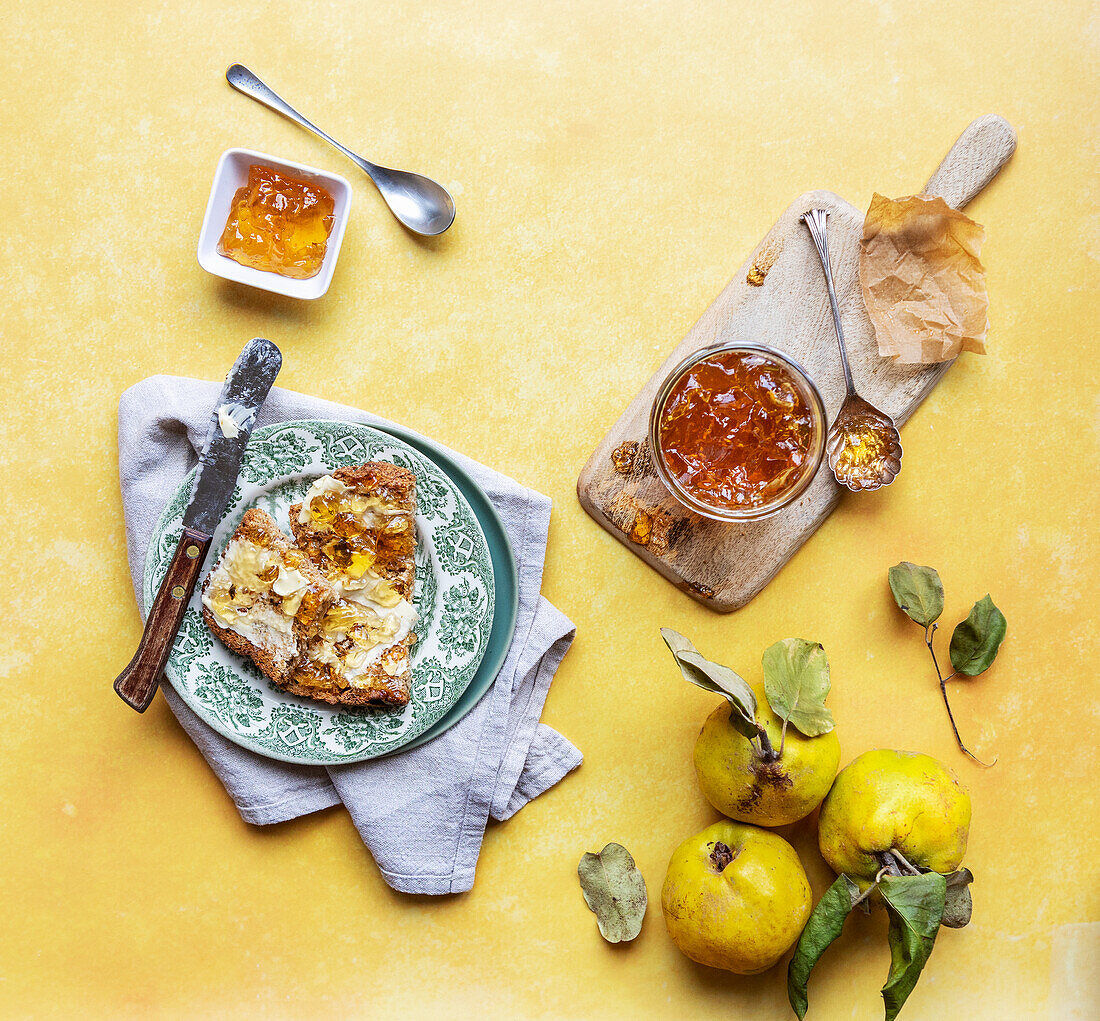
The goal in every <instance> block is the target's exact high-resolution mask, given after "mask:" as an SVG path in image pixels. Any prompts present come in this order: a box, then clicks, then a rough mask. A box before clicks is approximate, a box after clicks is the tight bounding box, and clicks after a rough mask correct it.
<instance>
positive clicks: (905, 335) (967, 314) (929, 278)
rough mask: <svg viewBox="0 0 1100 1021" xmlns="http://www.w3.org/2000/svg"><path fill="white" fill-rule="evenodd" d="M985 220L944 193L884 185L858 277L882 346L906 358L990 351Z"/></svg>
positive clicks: (870, 216) (886, 353)
mask: <svg viewBox="0 0 1100 1021" xmlns="http://www.w3.org/2000/svg"><path fill="white" fill-rule="evenodd" d="M984 240H985V228H984V227H982V226H981V224H978V223H975V222H974V221H973V220H971V219H970V218H969V217H968V216H964V215H963V214H962V213H960V212H959V211H958V210H957V209H952V208H951V206H949V205H948V204H947V203H946V202H944V200H943V199H941V198H930V197H928V196H926V195H911V196H909V197H907V198H900V199H888V198H884V197H883V196H882V195H879V194H878V193H877V192H876V194H875V196H874V198H873V199H872V200H871V206H870V208H869V209H868V210H867V218H866V220H865V221H864V224H863V241H862V243H861V245H860V254H859V282H860V284H861V285H862V288H863V303H864V305H866V307H867V314H868V315H869V316H870V317H871V322H872V324H873V325H874V327H875V336H876V338H877V339H878V349H879V354H881V355H882V356H883V357H884V358H894V359H895V360H896V361H898V362H902V363H906V364H929V363H931V362H945V361H948V360H949V359H951V358H955V357H957V356H958V355H959V354H960V353H961V352H963V351H973V352H975V353H976V354H985V335H986V332H987V331H988V330H989V319H988V317H987V312H988V309H989V296H988V294H987V293H986V289H985V269H984V268H983V267H982V263H981V259H980V258H979V255H980V254H981V248H982V241H984Z"/></svg>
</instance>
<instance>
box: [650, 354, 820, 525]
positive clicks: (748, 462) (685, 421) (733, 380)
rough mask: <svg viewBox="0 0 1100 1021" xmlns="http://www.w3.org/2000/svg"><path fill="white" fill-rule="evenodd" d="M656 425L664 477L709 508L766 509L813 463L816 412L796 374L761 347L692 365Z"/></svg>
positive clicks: (674, 387) (673, 391) (719, 355)
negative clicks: (763, 352) (658, 425)
mask: <svg viewBox="0 0 1100 1021" xmlns="http://www.w3.org/2000/svg"><path fill="white" fill-rule="evenodd" d="M659 423H660V427H659V439H660V445H661V457H662V459H663V461H664V464H665V467H666V468H667V469H668V472H669V474H670V475H672V477H673V478H674V479H675V480H676V481H677V482H678V483H679V484H680V486H682V487H683V489H684V491H685V492H687V493H688V494H689V495H691V496H692V497H694V498H695V499H696V500H698V501H699V502H700V503H703V504H706V505H707V506H709V507H714V508H716V509H720V510H721V509H729V510H734V509H736V510H744V509H751V508H757V507H764V506H766V505H768V504H771V503H774V502H776V501H777V500H781V499H782V498H783V496H784V494H785V493H787V492H788V491H789V490H790V489H791V488H793V487H794V486H796V485H798V483H799V482H800V481H802V478H803V476H804V475H805V474H806V472H807V471H809V470H810V469H811V467H812V466H811V464H810V460H811V458H810V450H811V447H812V444H813V441H814V436H815V428H816V426H815V420H814V414H813V409H812V408H811V407H810V404H809V402H808V400H807V398H806V397H805V395H804V394H803V392H802V390H801V389H800V387H799V385H798V382H797V381H796V380H795V378H794V376H792V375H791V373H790V372H788V371H787V369H786V368H785V367H784V366H782V365H780V364H778V363H777V362H775V361H773V360H772V359H770V358H768V357H767V356H766V355H762V354H760V353H758V352H751V351H721V352H717V353H715V354H714V355H713V356H711V357H709V358H706V359H704V360H702V361H700V362H698V363H696V364H695V365H694V366H692V367H691V368H690V369H689V370H687V371H686V372H685V373H684V374H683V375H682V376H681V377H680V379H678V380H677V381H676V383H675V385H674V386H673V387H672V390H671V391H670V393H669V395H668V398H667V400H666V401H665V404H664V407H663V408H662V410H661V415H660V419H659Z"/></svg>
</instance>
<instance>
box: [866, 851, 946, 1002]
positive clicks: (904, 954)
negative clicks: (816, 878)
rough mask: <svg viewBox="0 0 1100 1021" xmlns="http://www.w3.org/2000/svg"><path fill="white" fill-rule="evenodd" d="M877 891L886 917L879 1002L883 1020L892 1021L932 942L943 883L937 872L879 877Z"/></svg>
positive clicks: (941, 905)
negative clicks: (886, 962) (885, 969)
mask: <svg viewBox="0 0 1100 1021" xmlns="http://www.w3.org/2000/svg"><path fill="white" fill-rule="evenodd" d="M878 889H879V893H881V894H882V899H883V900H884V901H885V902H886V910H887V912H888V913H889V915H890V930H889V934H888V935H889V942H890V974H889V976H888V977H887V979H886V985H884V986H883V987H882V999H883V1001H884V1002H885V1004H886V1021H894V1018H896V1017H897V1016H898V1012H899V1011H900V1010H901V1008H902V1006H903V1005H904V1003H905V1001H906V999H907V998H908V996H909V994H910V993H911V992H912V991H913V987H914V986H915V985H916V984H917V979H918V978H920V973H921V970H922V969H923V968H924V965H925V962H926V961H927V960H928V955H929V954H931V953H932V947H933V946H934V945H935V943H936V933H938V932H939V929H940V921H941V919H942V918H943V909H944V903H945V899H946V896H947V882H946V880H945V879H944V877H943V876H941V875H940V874H939V873H938V872H926V873H924V874H923V875H919V876H883V877H882V879H881V880H880V881H879V884H878Z"/></svg>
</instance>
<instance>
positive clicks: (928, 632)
mask: <svg viewBox="0 0 1100 1021" xmlns="http://www.w3.org/2000/svg"><path fill="white" fill-rule="evenodd" d="M938 627H939V624H930V625H928V626H927V627H926V628H925V629H924V644H925V645H927V646H928V652H929V655H931V657H932V666H934V667H935V668H936V677H938V678H939V682H940V694H941V695H942V696H943V705H944V708H945V709H946V710H947V718H948V719H949V720H950V721H951V729H952V730H953V731H954V732H955V742H956V743H957V744H958V746H959V750H960V751H961V752H962V753H963V754H964V755H967V756H969V757H970V758H971V759H973V760H974V761H975V762H976V763H977V764H978V765H979V766H981V767H982V768H983V769H989V767H990V766H995V765H996V764H997V760H996V759H994V760H993V761H992V762H982V760H981V759H979V758H978V756H977V755H975V754H974V753H973V752H972V751H971V750H970V749H969V748H967V747H966V745H965V744H963V739H962V737H961V735H960V734H959V728H958V727H957V726H956V725H955V714H954V713H953V712H951V703H950V702H949V701H948V700H947V682H948V681H950V680H951V679H952V678H953V677H954V676H955V671H952V672H951V673H950V674H948V675H947V676H946V677H944V676H943V672H942V671H941V670H940V664H939V663H938V662H937V660H936V650H935V649H934V648H932V639H933V638H934V637H935V635H936V628H938Z"/></svg>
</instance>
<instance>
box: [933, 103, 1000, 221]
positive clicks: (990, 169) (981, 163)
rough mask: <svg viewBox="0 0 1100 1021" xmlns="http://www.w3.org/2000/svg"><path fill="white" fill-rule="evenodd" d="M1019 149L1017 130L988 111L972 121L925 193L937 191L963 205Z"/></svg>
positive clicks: (955, 205)
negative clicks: (1017, 147)
mask: <svg viewBox="0 0 1100 1021" xmlns="http://www.w3.org/2000/svg"><path fill="white" fill-rule="evenodd" d="M1015 151H1016V132H1015V131H1014V130H1013V129H1012V125H1011V124H1009V123H1008V121H1006V120H1005V119H1004V118H1003V117H998V116H997V115H996V114H994V113H989V114H986V115H985V116H984V117H979V118H978V119H977V120H976V121H973V122H972V123H971V124H970V126H969V127H968V128H967V129H966V130H965V131H964V132H963V133H962V134H961V135H959V137H958V140H957V141H956V142H955V144H954V145H953V146H951V150H950V151H949V152H948V154H947V155H946V156H944V158H943V162H942V163H941V164H940V165H939V166H938V167H937V168H936V172H935V173H934V174H933V175H932V176H931V177H930V178H929V179H928V183H927V184H926V185H925V186H924V191H923V193H922V194H924V195H938V196H940V198H942V199H943V200H944V202H946V203H947V204H948V205H949V206H952V207H953V208H955V209H962V207H963V206H965V205H966V204H967V203H968V202H969V201H970V200H971V199H972V198H974V197H975V196H976V195H977V194H978V192H980V191H981V190H982V189H983V188H984V187H985V186H986V185H987V184H989V182H990V181H992V180H993V178H994V177H996V176H997V174H998V173H1000V170H1001V167H1003V166H1004V165H1005V164H1006V163H1007V162H1008V161H1009V158H1010V157H1011V156H1012V154H1013V153H1014V152H1015Z"/></svg>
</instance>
